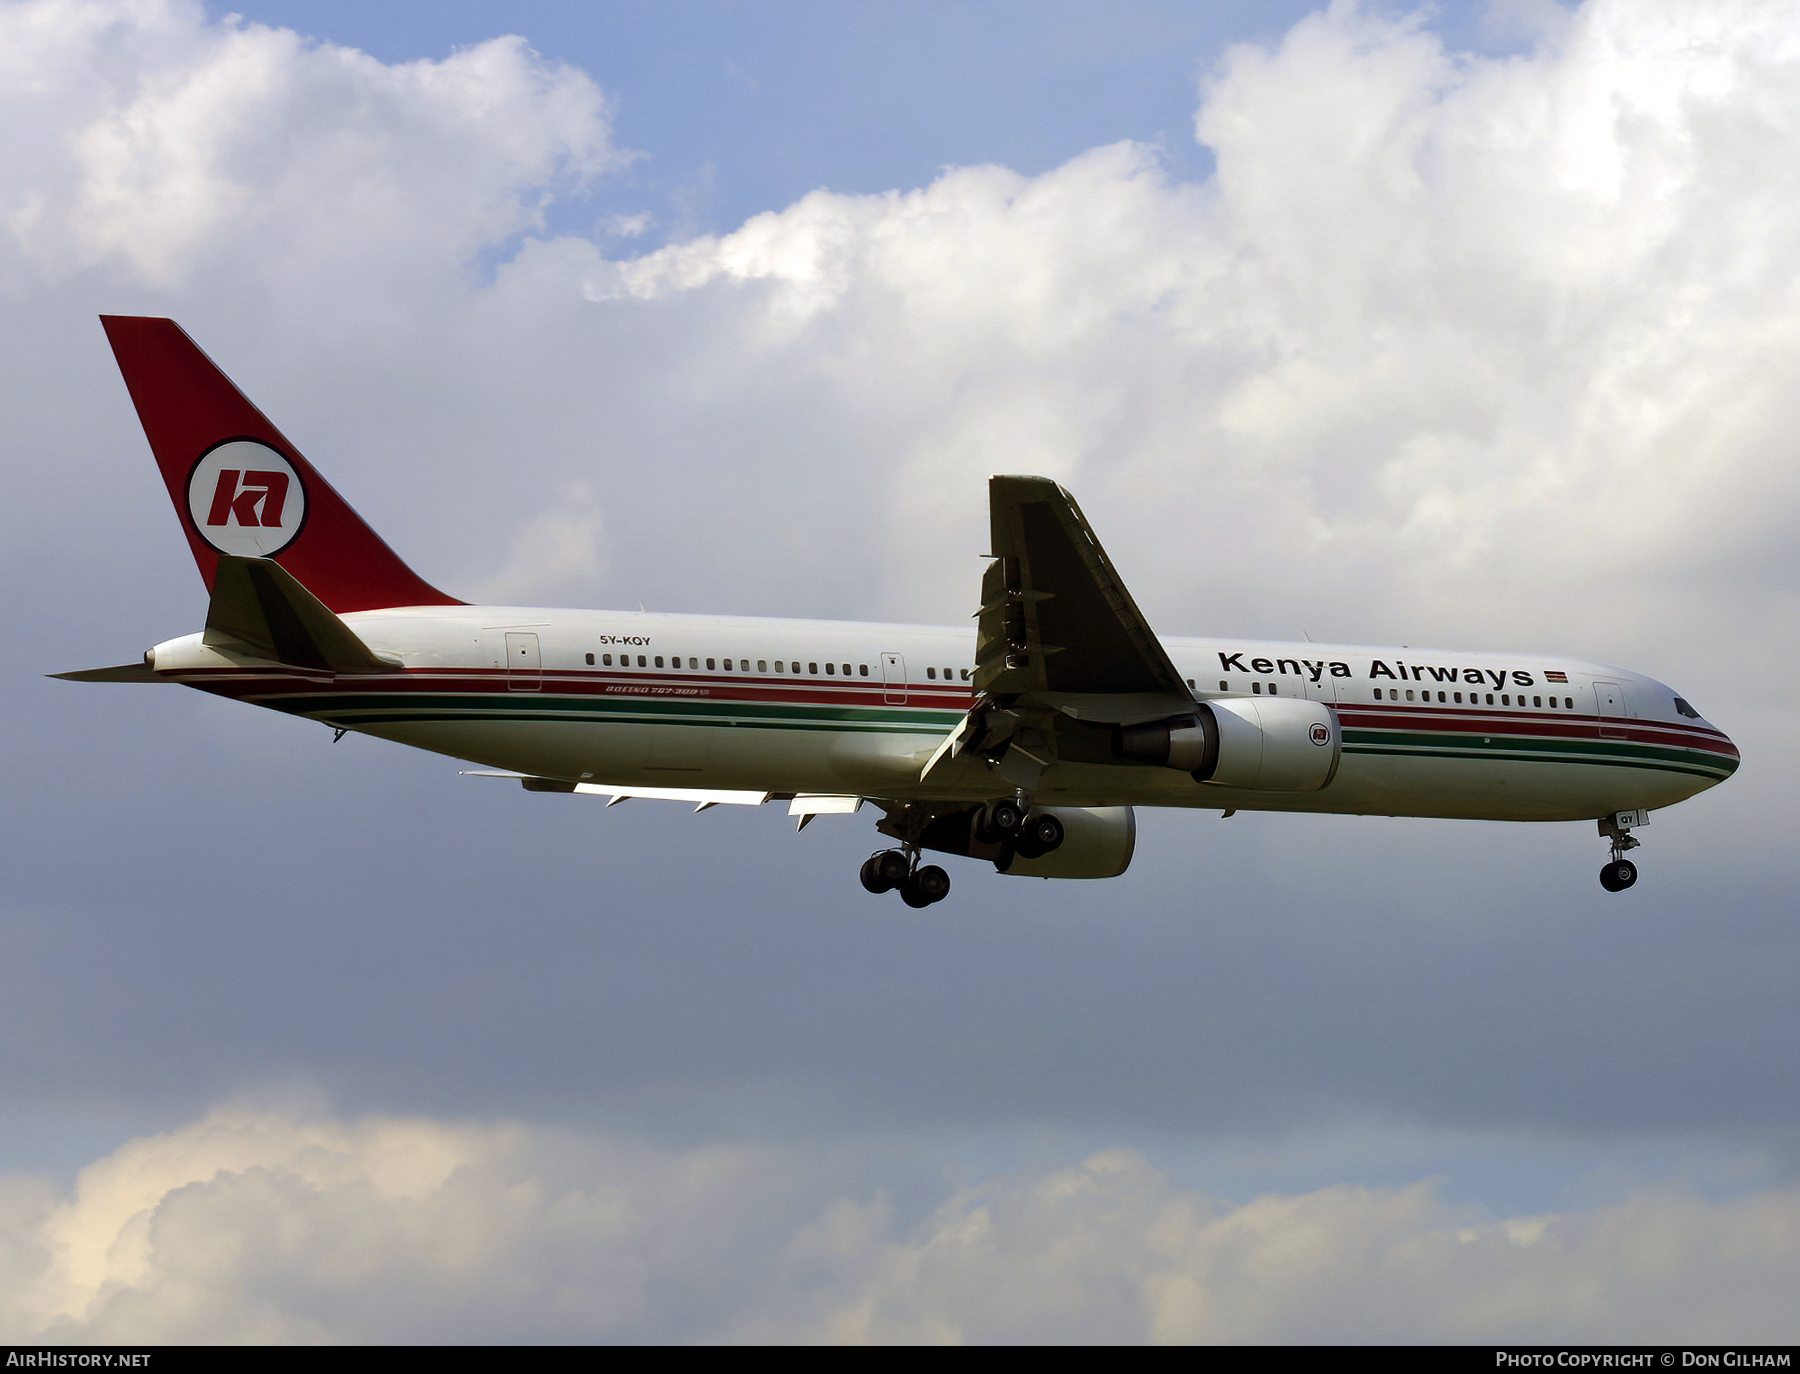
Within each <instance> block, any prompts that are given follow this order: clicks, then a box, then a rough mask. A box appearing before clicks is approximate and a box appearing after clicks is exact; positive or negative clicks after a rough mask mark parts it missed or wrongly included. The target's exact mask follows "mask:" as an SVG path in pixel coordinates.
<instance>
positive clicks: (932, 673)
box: [925, 668, 937, 681]
mask: <svg viewBox="0 0 1800 1374" xmlns="http://www.w3.org/2000/svg"><path fill="white" fill-rule="evenodd" d="M925 676H926V677H928V678H931V679H932V680H933V681H935V680H936V679H937V669H936V668H927V669H926V670H925Z"/></svg>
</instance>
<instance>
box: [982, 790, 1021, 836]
mask: <svg viewBox="0 0 1800 1374" xmlns="http://www.w3.org/2000/svg"><path fill="white" fill-rule="evenodd" d="M1024 819H1025V813H1024V812H1023V811H1022V810H1021V809H1020V808H1019V804H1018V803H1017V802H1016V801H1013V800H1011V799H1010V798H1007V797H1002V798H1000V799H999V800H998V801H991V802H989V803H988V804H987V805H986V806H984V807H982V808H981V815H980V816H979V817H978V818H977V820H976V822H975V829H976V833H977V834H979V835H980V837H981V838H982V840H983V841H985V842H986V843H988V844H999V843H1000V842H1001V841H1002V840H1006V839H1008V838H1010V837H1011V835H1012V833H1013V832H1014V831H1015V830H1017V829H1018V828H1019V822H1020V821H1022V820H1024Z"/></svg>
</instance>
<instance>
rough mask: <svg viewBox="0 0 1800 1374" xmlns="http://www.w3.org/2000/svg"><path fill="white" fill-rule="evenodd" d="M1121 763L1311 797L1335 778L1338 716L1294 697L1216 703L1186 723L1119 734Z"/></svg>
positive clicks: (1181, 719)
mask: <svg viewBox="0 0 1800 1374" xmlns="http://www.w3.org/2000/svg"><path fill="white" fill-rule="evenodd" d="M1114 751H1115V752H1116V753H1117V754H1118V756H1119V757H1120V758H1123V759H1134V760H1136V761H1137V762H1139V763H1154V764H1157V765H1159V766H1160V767H1164V768H1179V769H1180V770H1181V771H1182V772H1184V773H1191V774H1192V775H1193V778H1194V781H1195V782H1205V783H1212V784H1214V785H1215V786H1218V787H1235V788H1242V789H1243V790H1245V791H1250V792H1316V791H1318V790H1319V789H1320V788H1321V787H1324V786H1325V785H1326V784H1328V783H1329V782H1330V781H1331V780H1332V778H1334V777H1335V776H1336V775H1337V769H1338V760H1339V759H1340V758H1341V757H1342V756H1343V741H1342V738H1341V733H1340V731H1339V729H1338V721H1337V713H1336V712H1335V711H1333V710H1332V709H1331V708H1330V707H1329V706H1327V705H1325V704H1324V703H1323V702H1318V701H1307V700H1305V699H1304V698H1301V697H1262V698H1260V699H1259V698H1256V697H1218V698H1215V699H1213V700H1212V701H1204V702H1200V703H1198V704H1197V705H1196V706H1195V708H1194V714H1193V715H1191V716H1176V717H1174V718H1172V719H1170V720H1159V721H1155V722H1153V723H1151V724H1149V725H1130V726H1126V727H1124V728H1123V729H1121V730H1120V731H1119V733H1118V738H1117V740H1116V742H1115V744H1114Z"/></svg>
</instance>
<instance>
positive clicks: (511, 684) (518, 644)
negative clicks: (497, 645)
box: [506, 631, 544, 692]
mask: <svg viewBox="0 0 1800 1374" xmlns="http://www.w3.org/2000/svg"><path fill="white" fill-rule="evenodd" d="M543 685H544V664H543V660H542V659H541V658H539V657H538V637H537V636H536V635H534V634H529V633H525V632H513V631H508V632H507V636H506V686H507V689H508V690H509V691H514V692H536V691H539V690H540V689H541V688H542V687H543Z"/></svg>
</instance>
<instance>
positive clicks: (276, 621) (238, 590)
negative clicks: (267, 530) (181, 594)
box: [203, 554, 400, 675]
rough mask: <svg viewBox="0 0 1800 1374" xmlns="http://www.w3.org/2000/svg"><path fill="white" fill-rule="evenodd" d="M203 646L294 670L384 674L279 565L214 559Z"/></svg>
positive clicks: (382, 662)
mask: <svg viewBox="0 0 1800 1374" xmlns="http://www.w3.org/2000/svg"><path fill="white" fill-rule="evenodd" d="M203 639H204V642H205V643H207V644H210V645H213V646H215V647H219V648H236V649H239V650H247V651H249V652H250V653H252V654H254V655H256V656H257V657H260V658H267V659H272V660H273V661H274V662H276V663H284V664H287V665H288V666H289V667H294V668H311V669H313V670H315V671H319V672H331V673H338V674H343V675H354V674H358V673H390V672H392V671H393V670H394V669H395V668H396V667H398V666H400V665H399V664H398V662H397V661H393V660H388V659H384V658H381V657H379V656H377V655H376V654H375V653H373V652H372V651H371V650H370V649H369V646H368V645H366V644H364V643H363V642H362V640H360V639H358V638H357V637H356V632H355V631H354V630H352V629H351V628H350V627H349V626H348V625H346V624H345V623H344V622H343V621H342V620H339V619H338V618H337V616H335V615H333V614H332V613H331V611H330V610H329V609H327V607H326V606H325V603H324V602H322V601H320V600H319V598H318V597H316V596H314V595H313V594H312V593H311V592H309V591H307V590H306V588H305V587H303V586H301V585H300V583H299V581H298V579H296V578H295V577H294V575H293V574H292V573H290V572H289V571H288V570H287V569H286V568H284V567H282V566H281V565H280V564H279V563H276V562H273V561H271V560H270V559H267V558H240V557H237V556H235V555H232V554H220V555H219V566H218V571H217V573H216V574H215V576H214V578H213V594H212V603H211V605H209V606H208V607H207V609H206V633H205V635H204V636H203Z"/></svg>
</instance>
